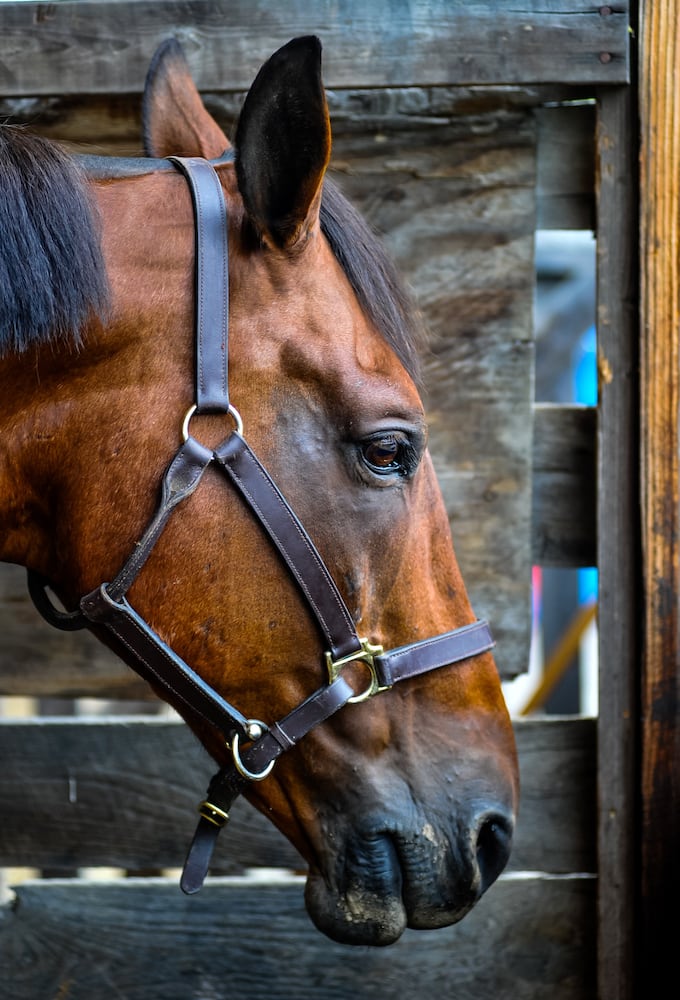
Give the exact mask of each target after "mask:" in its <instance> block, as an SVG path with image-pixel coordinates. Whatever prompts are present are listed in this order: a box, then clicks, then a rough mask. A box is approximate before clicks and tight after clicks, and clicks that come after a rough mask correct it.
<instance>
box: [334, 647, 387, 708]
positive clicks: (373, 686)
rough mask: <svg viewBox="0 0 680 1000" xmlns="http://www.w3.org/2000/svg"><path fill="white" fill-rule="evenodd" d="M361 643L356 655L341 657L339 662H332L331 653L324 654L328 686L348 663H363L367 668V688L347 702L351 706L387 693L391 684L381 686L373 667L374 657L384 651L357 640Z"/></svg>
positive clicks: (350, 654) (381, 648)
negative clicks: (368, 678) (381, 693)
mask: <svg viewBox="0 0 680 1000" xmlns="http://www.w3.org/2000/svg"><path fill="white" fill-rule="evenodd" d="M359 642H360V643H361V649H359V650H357V652H356V653H349V654H348V655H347V656H341V657H340V659H339V660H334V659H333V655H332V653H325V657H326V670H327V671H328V681H329V683H330V684H332V683H333V681H334V680H336V679H337V678H338V677H339V675H340V672H341V671H342V669H343V667H346V666H347V664H348V663H355V662H356V661H360V662H361V663H365V664H366V666H367V667H368V672H369V674H370V680H369V683H368V687H367V688H366V690H365V691H361V692H360V693H359V694H355V695H354V696H353V697H352V698H348V699H347V700H348V701H349V702H351V703H353V704H356V703H357V702H360V701H366V700H367V699H368V698H372V697H373V695H374V694H378V693H379V692H380V691H389V689H390V687H391V686H392V685H391V684H384V685H381V684H380V682H379V681H378V672H377V670H376V667H375V662H374V660H375V657H376V656H380V655H381V654H382V653H383V652H384V650H383V647H382V646H378V645H376V644H375V643H372V642H369V641H368V639H359Z"/></svg>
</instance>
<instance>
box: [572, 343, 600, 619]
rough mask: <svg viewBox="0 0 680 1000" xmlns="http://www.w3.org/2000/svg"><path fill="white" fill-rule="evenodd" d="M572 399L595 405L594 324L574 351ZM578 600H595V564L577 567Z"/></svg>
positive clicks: (582, 602) (595, 352)
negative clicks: (581, 567) (583, 567)
mask: <svg viewBox="0 0 680 1000" xmlns="http://www.w3.org/2000/svg"><path fill="white" fill-rule="evenodd" d="M574 401H575V402H576V403H583V404H584V405H585V406H597V338H596V334H595V327H594V326H591V327H589V328H588V329H587V330H586V332H585V333H584V334H583V336H582V337H581V339H580V341H579V344H578V347H577V348H576V351H575V357H574ZM578 600H579V604H587V603H589V602H590V601H596V600H597V568H596V567H595V566H589V567H588V568H586V569H579V571H578Z"/></svg>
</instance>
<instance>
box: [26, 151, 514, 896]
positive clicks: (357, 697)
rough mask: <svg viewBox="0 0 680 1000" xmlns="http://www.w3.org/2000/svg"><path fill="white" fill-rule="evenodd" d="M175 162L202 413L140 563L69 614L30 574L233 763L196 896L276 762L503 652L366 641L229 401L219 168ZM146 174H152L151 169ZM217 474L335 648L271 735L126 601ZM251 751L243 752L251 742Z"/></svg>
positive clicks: (188, 876) (199, 869) (211, 818)
mask: <svg viewBox="0 0 680 1000" xmlns="http://www.w3.org/2000/svg"><path fill="white" fill-rule="evenodd" d="M232 158H233V154H232V156H229V155H228V154H226V155H225V156H223V157H221V158H220V160H219V161H213V162H210V161H207V160H203V159H200V158H182V157H169V158H168V159H169V160H170V161H171V162H172V165H173V166H174V167H175V168H177V169H179V170H180V171H181V172H182V173H183V174H184V175H185V177H186V179H187V181H188V183H189V187H190V189H191V194H192V201H193V207H194V215H195V220H196V402H195V404H194V406H192V407H191V409H190V410H189V412H188V413H187V415H186V417H185V419H184V424H183V438H184V440H183V443H182V445H181V446H180V448H179V450H178V451H177V453H176V455H175V457H174V458H173V460H172V462H171V463H170V465H169V467H168V469H167V471H166V473H165V475H164V477H163V480H162V489H161V499H160V503H159V505H158V508H157V510H156V513H155V514H154V516H153V518H152V520H151V522H150V523H149V525H148V527H147V529H146V531H145V532H144V534H143V536H142V538H141V540H140V541H139V542H138V544H137V545H136V546H135V549H134V552H133V553H132V555H131V556H130V558H129V559H128V560H127V562H126V563H125V565H124V566H123V568H122V569H121V570H120V572H119V573H118V575H117V576H116V577H115V578H114V580H113V581H112V582H111V583H103V584H102V585H101V586H100V587H98V588H97V589H96V590H93V591H92V592H91V593H90V594H86V595H85V596H84V597H83V598H82V599H81V601H80V610H79V611H73V612H62V611H59V610H58V609H57V608H55V607H54V605H53V604H52V602H51V601H50V599H49V597H48V596H47V593H46V588H47V586H48V582H47V581H46V580H44V579H43V578H41V577H39V576H38V575H37V574H35V573H33V572H32V571H29V574H28V586H29V592H30V594H31V597H32V599H33V601H34V603H35V605H36V607H37V609H38V611H40V613H41V614H42V615H43V617H45V618H46V619H47V621H48V622H50V624H52V625H55V626H56V627H58V628H61V629H67V630H69V629H77V628H83V627H85V626H87V625H89V624H96V625H104V626H105V627H106V628H107V629H108V630H109V631H110V632H111V633H112V634H113V635H114V636H115V637H116V639H117V640H118V641H119V642H120V643H122V645H123V646H124V647H125V648H126V650H127V651H128V653H129V654H130V659H131V660H132V661H133V666H134V669H135V670H136V671H137V672H138V673H139V674H140V675H141V676H142V677H143V678H144V679H145V680H147V681H150V682H151V683H153V684H154V685H155V686H156V687H157V688H158V687H159V686H160V688H162V689H163V690H164V691H165V692H167V694H168V696H169V700H170V701H172V702H174V704H177V703H181V704H182V706H183V707H184V713H185V715H186V714H189V715H192V716H193V717H194V718H195V719H197V720H199V719H200V720H201V721H202V723H207V724H208V725H209V726H211V727H212V728H213V729H215V730H216V731H217V733H218V736H219V738H220V740H222V741H225V742H226V744H227V746H229V747H230V750H231V760H230V761H229V763H228V764H226V765H225V766H224V767H221V768H220V770H219V771H218V772H217V773H216V774H215V776H214V777H213V779H212V781H211V782H210V785H209V788H208V793H207V796H206V798H205V800H204V801H203V802H202V803H201V804H200V806H199V813H200V819H199V823H198V827H197V829H196V833H195V835H194V839H193V841H192V843H191V846H190V848H189V853H188V856H187V859H186V863H185V866H184V871H183V873H182V878H181V883H180V884H181V886H182V889H183V890H184V891H185V892H188V893H192V892H196V891H198V889H200V887H201V885H202V884H203V881H204V878H205V876H206V874H207V871H208V867H209V864H210V859H211V857H212V852H213V849H214V845H215V842H216V839H217V835H218V833H219V831H220V829H221V827H222V826H223V825H224V824H225V823H226V822H227V820H228V819H229V809H230V808H231V805H232V803H233V802H234V800H235V799H236V798H237V797H238V795H240V794H241V792H242V791H243V790H244V788H246V787H247V785H248V783H249V782H251V781H261V780H262V779H263V778H266V777H267V775H268V774H269V773H270V771H271V769H272V768H273V766H274V764H275V762H276V760H277V758H278V757H279V756H280V755H281V754H282V753H283V752H284V751H285V750H289V749H291V748H292V747H294V746H295V745H296V743H298V742H299V741H300V740H301V739H302V737H303V736H305V735H306V734H307V733H308V732H309V731H310V730H311V729H313V728H314V727H315V726H318V725H319V724H320V723H322V722H324V721H325V720H326V719H328V718H330V716H331V715H333V713H335V712H337V711H338V709H340V708H342V707H343V706H344V705H346V704H347V703H349V702H356V701H363V700H365V699H367V698H370V697H371V696H373V695H375V694H377V693H379V692H381V691H385V690H387V689H388V688H390V687H392V686H393V685H394V684H396V683H397V682H398V681H401V680H406V679H408V678H411V677H417V676H418V675H420V674H423V673H426V672H427V671H430V670H434V669H436V668H438V667H443V666H447V665H449V664H452V663H456V662H459V661H461V660H466V659H468V658H469V657H472V656H476V655H478V654H480V653H484V652H486V651H487V650H489V649H491V648H492V647H493V645H494V642H493V639H492V637H491V632H490V629H489V626H488V624H487V623H486V622H485V621H476V622H473V623H472V624H470V625H465V626H463V627H462V628H458V629H454V630H453V631H451V632H446V633H444V634H443V635H438V636H435V637H434V638H431V639H424V640H421V641H420V642H415V643H410V644H409V645H406V646H400V647H399V648H397V649H393V650H390V651H389V652H385V651H384V650H383V648H382V647H381V646H377V645H374V644H372V643H370V642H369V641H368V640H367V639H360V638H359V636H358V635H357V632H356V630H355V627H354V623H353V621H352V617H351V614H350V612H349V610H348V608H347V606H346V604H345V602H344V600H343V598H342V596H341V595H340V592H339V591H338V589H337V587H336V585H335V583H334V581H333V579H332V577H331V575H330V573H329V571H328V569H327V567H326V565H325V563H324V562H323V560H322V558H321V556H320V555H319V553H318V551H317V549H316V547H315V546H314V543H313V542H312V540H311V538H310V537H309V535H308V534H307V532H306V531H305V529H304V527H303V526H302V524H301V523H300V521H299V520H298V519H297V517H296V515H295V514H294V512H293V511H292V509H291V508H290V507H289V506H288V503H287V502H286V500H285V498H284V497H283V495H282V494H281V493H280V491H279V489H278V488H277V486H276V484H275V483H274V482H273V480H272V479H271V478H270V476H269V475H268V473H267V471H266V469H265V468H264V467H263V466H262V465H261V464H260V462H259V460H258V459H257V457H256V456H255V454H254V453H253V451H251V449H250V447H249V446H248V444H247V443H246V441H245V439H244V437H243V426H242V423H241V418H240V416H239V414H238V412H237V411H236V410H235V408H234V407H233V406H232V405H231V404H230V402H229V383H228V325H229V289H228V280H229V270H228V246H227V218H226V206H225V202H224V195H223V193H222V187H221V185H220V182H219V178H218V176H217V173H216V172H215V170H214V165H213V163H214V162H218V163H222V162H225V160H228V159H232ZM146 162H147V164H148V166H147V169H153V168H152V167H150V164H149V161H146ZM216 412H217V413H224V414H228V415H229V416H230V418H231V419H232V421H233V423H234V428H233V430H232V431H231V433H230V434H229V435H228V437H227V438H225V440H224V441H222V443H221V444H219V445H218V446H217V448H215V449H214V450H211V449H209V448H206V447H204V446H203V445H202V444H200V443H199V442H198V441H197V440H196V439H195V438H194V437H192V436H191V434H190V422H191V417H192V416H193V414H194V413H199V414H200V413H216ZM211 464H212V465H215V466H216V467H217V468H218V469H220V470H221V471H222V472H223V473H224V474H225V475H226V477H227V478H228V479H229V480H230V481H231V483H232V484H233V485H234V486H235V487H236V489H237V491H238V492H239V493H240V494H241V496H242V497H243V499H244V500H245V502H246V503H247V505H248V506H249V507H250V509H251V510H252V511H253V513H254V514H255V515H256V517H257V519H258V520H259V522H260V524H261V525H262V527H263V529H264V530H265V532H266V533H267V535H268V536H269V538H270V540H271V541H272V543H273V544H274V546H275V547H276V549H277V550H278V552H279V554H280V555H281V557H282V559H283V561H284V562H285V564H286V565H287V567H288V569H289V571H290V573H291V575H292V576H293V578H294V579H295V581H296V583H297V585H298V586H299V588H300V590H301V592H302V594H303V595H304V597H305V599H306V601H307V603H308V605H309V608H310V610H311V612H312V614H313V616H314V617H315V619H316V622H317V624H318V626H319V629H320V631H321V634H322V636H323V638H324V644H325V647H326V650H327V651H326V653H325V660H326V669H327V672H328V682H327V683H326V684H324V685H322V686H321V687H320V688H318V689H317V690H316V691H315V692H314V693H313V694H311V695H310V696H309V697H308V698H307V699H306V700H305V701H303V702H302V703H301V704H300V705H298V706H297V707H296V708H294V709H293V710H292V711H291V712H290V713H289V714H288V715H287V716H285V718H283V719H280V720H279V721H278V722H274V723H272V724H271V725H270V726H267V725H265V724H264V723H263V722H260V721H259V720H256V719H246V718H245V717H244V716H243V715H242V714H241V713H240V712H239V711H238V710H237V709H236V708H234V706H233V705H230V704H229V703H228V702H227V701H225V700H224V699H223V698H222V697H221V695H220V694H218V692H217V691H215V690H214V689H213V688H212V687H211V686H210V685H209V684H207V683H206V682H205V681H204V680H203V679H202V678H201V677H200V676H199V675H198V674H197V673H196V672H195V671H194V670H192V669H191V667H190V666H189V665H188V664H187V663H185V662H184V660H182V659H181V657H179V656H178V655H177V654H176V653H175V652H174V650H172V649H171V648H170V647H169V646H168V645H166V644H165V643H164V642H163V640H162V639H161V638H160V637H159V636H158V635H157V634H156V633H155V632H154V630H153V629H152V628H151V627H150V626H149V625H148V624H147V622H146V621H145V620H144V619H143V618H141V617H140V616H139V615H138V614H137V612H136V611H135V610H134V608H133V607H132V606H131V605H130V604H129V602H128V601H127V599H126V594H127V591H128V590H129V588H130V587H131V585H132V583H133V582H134V580H135V579H136V578H137V575H138V574H139V572H140V570H141V569H142V567H143V566H144V563H145V562H146V560H147V558H148V556H149V555H150V553H151V551H152V549H153V547H154V545H155V544H156V542H157V540H158V538H159V536H160V534H161V532H162V530H163V528H164V527H165V524H166V522H167V520H168V518H169V517H170V514H171V513H172V511H173V510H174V509H175V507H177V506H178V505H179V504H180V503H181V502H182V501H183V500H185V499H186V498H187V497H189V496H190V495H191V494H192V493H193V492H194V490H195V489H196V488H197V486H198V485H199V483H200V481H201V478H202V476H203V473H204V472H205V470H206V469H207V467H208V466H209V465H211ZM356 662H360V663H361V664H362V665H363V666H364V667H365V669H366V673H367V684H366V686H365V688H364V689H363V690H362V691H360V692H359V693H358V694H357V692H356V691H355V690H354V688H353V687H352V686H351V685H350V684H349V683H348V681H347V680H346V679H345V677H344V676H343V669H344V668H345V667H346V666H347V665H348V664H350V663H356ZM244 742H245V743H248V744H249V745H248V747H247V749H245V750H244V749H242V743H244Z"/></svg>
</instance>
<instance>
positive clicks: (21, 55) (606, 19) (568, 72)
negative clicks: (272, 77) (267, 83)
mask: <svg viewBox="0 0 680 1000" xmlns="http://www.w3.org/2000/svg"><path fill="white" fill-rule="evenodd" d="M600 11H602V13H601V12H600ZM605 11H606V12H608V13H605ZM628 20H629V18H628V4H627V3H625V2H624V3H617V4H616V5H611V6H607V7H605V6H602V7H600V6H599V5H596V4H592V3H588V2H586V0H561V2H560V0H551V3H549V4H546V3H544V2H543V0H524V3H522V4H521V5H518V4H516V3H514V2H511V0H485V2H484V0H480V2H477V3H475V4H473V5H470V4H468V3H467V2H465V0H415V2H410V3H406V2H405V0H398V2H396V3H395V2H390V0H375V2H371V3H366V2H365V0H344V2H343V3H342V4H337V3H334V2H332V0H320V2H317V3H315V4H314V5H313V6H311V7H310V5H309V3H307V2H303V0H287V2H285V3H279V2H273V0H229V2H226V0H225V2H221V3H220V2H214V0H188V2H187V0H183V2H177V0H155V2H152V0H146V2H143V0H118V2H116V0H108V2H96V0H92V2H90V0H80V2H77V0H73V2H60V3H56V4H44V3H11V2H10V3H3V4H1V5H0V94H2V95H3V96H9V95H16V94H18V95H22V96H23V95H33V94H51V93H57V92H61V93H74V94H76V93H126V92H139V91H141V89H142V85H143V82H144V77H145V74H146V70H147V67H148V64H149V60H150V58H151V56H152V54H153V52H154V50H155V48H156V46H157V45H158V44H159V43H160V42H161V41H163V40H164V39H165V38H168V37H169V36H171V35H174V36H175V37H177V38H179V39H180V41H181V42H182V44H183V45H184V47H185V50H186V52H187V55H188V57H189V61H190V63H191V65H192V67H193V69H194V71H195V73H196V77H197V80H198V82H199V84H200V86H201V87H202V88H203V89H213V90H242V89H244V88H245V87H248V86H249V85H250V83H251V82H252V80H253V78H254V76H255V73H256V72H257V69H258V68H259V66H260V64H261V63H262V62H263V61H264V60H265V59H266V58H267V57H268V56H269V55H270V54H271V52H273V51H274V50H275V49H277V48H278V47H279V46H280V45H282V44H284V43H285V42H287V41H288V40H289V39H290V38H292V37H294V36H296V35H301V34H310V33H315V34H318V35H319V36H320V37H321V39H322V41H323V43H324V46H325V70H324V72H325V76H326V81H327V84H328V86H331V87H385V86H409V85H417V86H422V85H441V84H482V83H506V84H507V83H544V82H556V83H576V84H578V83H591V84H621V83H626V82H627V81H628V77H629V55H628V51H629V38H628Z"/></svg>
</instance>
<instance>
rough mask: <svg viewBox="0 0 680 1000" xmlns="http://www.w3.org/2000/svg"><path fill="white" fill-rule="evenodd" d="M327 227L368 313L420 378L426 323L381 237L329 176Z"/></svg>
mask: <svg viewBox="0 0 680 1000" xmlns="http://www.w3.org/2000/svg"><path fill="white" fill-rule="evenodd" d="M321 228H322V230H323V232H324V233H325V235H326V238H327V240H328V242H329V243H330V246H331V249H332V250H333V253H334V254H335V256H336V258H337V260H338V262H339V263H340V265H341V267H342V269H343V271H344V272H345V274H346V275H347V278H348V279H349V282H350V284H351V286H352V288H353V290H354V294H355V295H356V297H357V299H358V300H359V303H360V304H361V306H362V308H363V310H364V312H365V313H366V315H367V316H368V318H369V319H370V320H371V322H372V323H373V324H374V326H375V327H376V329H377V330H378V331H379V332H380V333H381V334H382V336H383V337H384V338H385V340H386V341H387V343H388V344H389V345H390V347H391V348H392V350H393V351H394V352H395V354H396V355H397V357H398V358H399V360H400V361H401V363H402V364H403V365H404V367H405V368H406V370H407V372H408V373H409V375H411V377H412V378H413V379H414V380H415V381H416V382H418V381H419V380H420V357H421V352H422V348H423V346H424V343H425V334H424V328H423V326H422V323H421V322H420V319H419V317H418V315H417V313H416V311H415V308H414V306H413V303H412V301H411V299H410V298H409V296H408V295H407V293H406V290H405V288H404V285H403V283H402V281H401V279H400V277H399V275H398V273H397V270H396V268H395V266H394V264H393V262H392V260H391V259H390V257H389V256H388V254H387V253H386V251H385V249H384V247H383V245H382V244H381V242H380V240H379V239H378V237H377V236H376V234H375V233H374V232H373V230H372V229H371V228H370V226H369V225H368V223H367V222H366V221H365V220H364V218H363V217H362V216H361V215H360V214H359V212H358V211H357V210H356V209H355V208H354V206H353V205H352V204H351V202H349V201H348V200H347V198H345V196H344V195H343V194H342V193H341V191H340V189H339V188H338V187H337V185H336V184H334V183H333V182H332V181H331V180H329V178H328V177H326V179H325V181H324V186H323V195H322V200H321Z"/></svg>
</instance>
